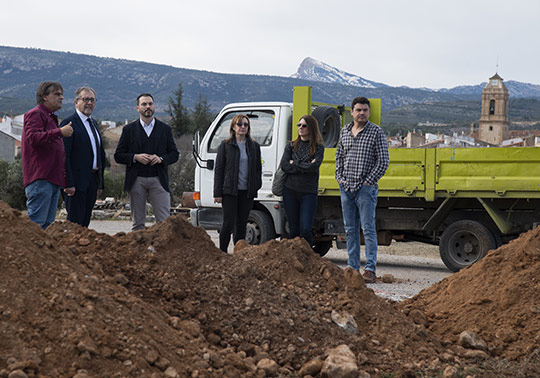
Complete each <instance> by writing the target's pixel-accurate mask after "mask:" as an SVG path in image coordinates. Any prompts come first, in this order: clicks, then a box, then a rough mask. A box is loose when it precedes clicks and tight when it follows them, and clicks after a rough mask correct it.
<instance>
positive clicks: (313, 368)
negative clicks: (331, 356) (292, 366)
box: [299, 358, 323, 377]
mask: <svg viewBox="0 0 540 378" xmlns="http://www.w3.org/2000/svg"><path fill="white" fill-rule="evenodd" d="M322 366H323V362H322V361H321V360H319V359H317V358H316V359H314V360H311V361H308V362H306V363H305V364H304V366H302V368H301V369H300V372H299V375H300V377H305V376H306V375H311V376H312V377H314V376H316V375H317V374H319V372H320V371H321V369H322Z"/></svg>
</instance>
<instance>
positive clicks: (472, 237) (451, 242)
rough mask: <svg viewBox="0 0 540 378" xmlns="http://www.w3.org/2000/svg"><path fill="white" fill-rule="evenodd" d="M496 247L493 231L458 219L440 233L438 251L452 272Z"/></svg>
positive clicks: (475, 260)
mask: <svg viewBox="0 0 540 378" xmlns="http://www.w3.org/2000/svg"><path fill="white" fill-rule="evenodd" d="M495 248H497V241H496V240H495V236H493V233H492V232H491V231H490V230H489V229H488V228H487V227H486V226H484V225H483V224H481V223H479V222H476V221H472V220H460V221H457V222H454V223H452V224H451V225H450V226H448V227H447V228H446V229H445V230H444V231H443V233H442V235H441V240H440V242H439V252H440V254H441V259H442V261H443V262H444V265H446V267H447V268H448V269H450V270H451V271H453V272H457V271H459V270H460V269H463V268H465V267H466V266H468V265H471V264H473V263H475V262H477V261H478V260H480V259H481V258H482V257H484V256H485V255H486V253H487V252H488V251H489V250H491V249H495Z"/></svg>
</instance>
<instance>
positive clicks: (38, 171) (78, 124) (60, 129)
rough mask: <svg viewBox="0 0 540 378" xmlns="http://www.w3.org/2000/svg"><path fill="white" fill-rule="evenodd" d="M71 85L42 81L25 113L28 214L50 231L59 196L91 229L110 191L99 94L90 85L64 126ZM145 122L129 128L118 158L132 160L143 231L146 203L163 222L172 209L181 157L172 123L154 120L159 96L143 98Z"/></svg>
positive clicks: (135, 206) (137, 225) (136, 211)
mask: <svg viewBox="0 0 540 378" xmlns="http://www.w3.org/2000/svg"><path fill="white" fill-rule="evenodd" d="M63 99H64V90H63V88H62V85H61V84H60V83H58V82H54V81H46V82H43V83H41V84H40V85H39V86H38V88H37V91H36V102H37V106H36V107H35V108H33V109H32V110H30V111H28V112H27V113H26V114H25V115H24V124H23V134H22V138H21V155H22V167H23V181H24V187H25V194H26V198H27V201H26V205H27V208H28V216H29V218H30V219H31V220H32V221H34V222H35V223H37V224H39V225H40V226H41V227H42V228H43V229H46V228H47V227H48V226H49V225H50V224H51V223H52V222H54V220H55V217H56V211H57V208H58V200H59V197H60V194H62V197H63V198H64V201H65V204H66V210H67V219H68V220H69V221H71V222H73V223H77V224H80V225H81V226H83V227H88V225H89V224H90V218H91V215H92V209H93V207H94V204H95V202H96V199H97V197H98V196H99V194H100V193H101V191H102V190H103V189H104V181H105V180H104V168H105V162H106V158H105V149H104V147H103V139H102V136H101V134H100V131H99V129H98V127H97V124H96V121H95V120H93V119H92V117H91V115H92V113H93V112H94V109H95V106H96V103H97V96H96V92H95V91H94V90H93V89H92V88H90V87H87V86H83V87H80V88H78V89H77V90H76V91H75V95H74V104H75V112H74V113H73V114H72V115H70V116H69V117H67V118H65V119H64V120H63V121H62V122H61V123H60V125H59V124H58V117H57V115H56V112H57V111H58V110H60V109H61V108H62V105H63V104H62V101H63ZM136 109H137V111H138V112H139V115H140V117H139V119H137V120H136V121H134V122H132V123H130V124H128V125H126V126H124V128H123V129H122V135H121V137H120V140H119V142H118V146H117V148H116V151H115V154H114V158H115V160H116V162H117V163H119V164H124V165H126V177H125V184H124V189H125V191H126V192H128V193H129V196H130V204H131V213H132V219H133V226H132V229H133V230H139V229H142V228H144V221H145V219H146V200H147V199H148V200H149V202H150V203H151V204H152V207H153V210H154V214H155V217H156V220H157V221H162V220H164V219H165V218H167V217H168V216H169V214H170V194H169V178H168V171H167V167H168V166H169V165H170V164H173V163H174V162H176V161H177V160H178V156H179V153H178V150H177V148H176V145H175V143H174V139H173V135H172V130H171V127H170V126H169V125H167V124H165V123H163V122H161V121H159V120H157V119H155V118H154V111H155V105H154V98H153V97H152V95H151V94H149V93H143V94H141V95H139V96H138V97H137V101H136Z"/></svg>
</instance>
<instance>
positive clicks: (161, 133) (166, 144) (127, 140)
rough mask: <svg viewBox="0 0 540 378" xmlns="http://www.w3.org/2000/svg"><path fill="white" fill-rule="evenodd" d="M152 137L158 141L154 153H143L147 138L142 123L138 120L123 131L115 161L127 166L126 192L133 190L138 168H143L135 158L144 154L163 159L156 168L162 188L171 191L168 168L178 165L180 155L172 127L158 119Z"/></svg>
mask: <svg viewBox="0 0 540 378" xmlns="http://www.w3.org/2000/svg"><path fill="white" fill-rule="evenodd" d="M150 136H151V137H152V138H153V139H154V140H156V141H158V143H155V144H154V146H153V148H154V150H153V151H151V152H149V151H143V147H142V146H143V143H144V141H145V138H147V137H146V133H145V132H144V129H143V127H142V125H141V123H140V121H139V120H136V121H135V122H132V123H130V124H128V125H126V126H124V128H123V129H122V135H121V136H120V140H119V141H118V146H117V147H116V151H115V153H114V160H115V161H116V162H117V163H119V164H125V165H126V179H125V182H124V190H125V191H126V192H128V191H129V190H130V189H131V187H132V186H133V183H134V182H135V180H136V179H137V170H138V168H139V167H143V166H142V165H141V164H140V163H137V162H134V161H133V156H135V154H139V153H143V152H146V153H152V154H156V155H157V156H159V157H161V158H162V159H163V162H162V163H161V164H156V168H157V173H158V178H159V182H160V183H161V186H163V189H165V190H166V191H169V173H168V171H167V168H168V166H169V165H170V164H173V163H176V161H177V160H178V155H179V153H178V149H177V148H176V144H175V143H174V139H173V135H172V130H171V127H170V126H169V125H167V124H166V123H164V122H161V121H159V120H157V119H156V123H155V124H154V129H153V130H152V134H150Z"/></svg>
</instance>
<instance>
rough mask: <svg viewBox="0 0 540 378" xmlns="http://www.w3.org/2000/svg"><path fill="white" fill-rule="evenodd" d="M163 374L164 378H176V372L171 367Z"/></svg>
mask: <svg viewBox="0 0 540 378" xmlns="http://www.w3.org/2000/svg"><path fill="white" fill-rule="evenodd" d="M164 374H165V377H166V378H177V377H178V372H177V371H176V369H175V368H173V367H172V366H169V367H168V368H167V370H165V373H164Z"/></svg>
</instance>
